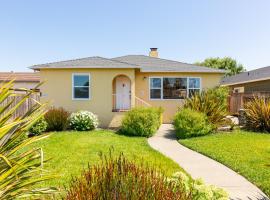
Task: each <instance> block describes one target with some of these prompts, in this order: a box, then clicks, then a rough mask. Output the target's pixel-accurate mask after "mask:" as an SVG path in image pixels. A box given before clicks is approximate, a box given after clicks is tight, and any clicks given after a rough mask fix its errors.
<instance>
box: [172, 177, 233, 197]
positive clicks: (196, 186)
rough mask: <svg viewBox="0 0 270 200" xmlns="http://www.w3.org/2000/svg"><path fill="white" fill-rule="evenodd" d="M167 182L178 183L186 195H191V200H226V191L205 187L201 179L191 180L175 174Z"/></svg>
mask: <svg viewBox="0 0 270 200" xmlns="http://www.w3.org/2000/svg"><path fill="white" fill-rule="evenodd" d="M168 181H171V182H175V183H178V184H179V185H181V186H182V187H184V189H185V191H186V192H187V194H189V193H190V192H191V193H192V198H193V199H197V200H206V199H215V200H228V199H229V195H228V193H227V192H226V191H224V190H223V189H221V188H218V187H216V186H214V185H206V184H205V183H204V182H203V181H202V180H201V179H196V180H192V179H191V178H190V177H188V176H187V175H186V174H184V173H183V172H176V173H175V174H173V176H172V177H171V178H169V179H168Z"/></svg>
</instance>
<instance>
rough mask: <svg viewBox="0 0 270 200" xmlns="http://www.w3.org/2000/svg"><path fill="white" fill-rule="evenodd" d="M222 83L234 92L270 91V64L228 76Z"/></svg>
mask: <svg viewBox="0 0 270 200" xmlns="http://www.w3.org/2000/svg"><path fill="white" fill-rule="evenodd" d="M221 85H223V86H228V87H230V88H231V90H232V92H234V93H245V94H252V93H265V92H266V93H269V92H270V66H269V67H263V68H259V69H255V70H251V71H248V72H243V73H240V74H237V75H234V76H230V77H226V78H224V79H223V80H222V81H221Z"/></svg>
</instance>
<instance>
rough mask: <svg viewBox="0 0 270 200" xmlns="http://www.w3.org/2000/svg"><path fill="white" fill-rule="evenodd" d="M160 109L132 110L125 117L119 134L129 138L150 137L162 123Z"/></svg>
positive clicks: (142, 108)
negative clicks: (129, 136)
mask: <svg viewBox="0 0 270 200" xmlns="http://www.w3.org/2000/svg"><path fill="white" fill-rule="evenodd" d="M162 113H163V110H162V109H161V108H152V107H151V108H144V107H139V108H133V109H132V110H130V111H129V112H127V114H126V115H125V117H124V119H123V121H122V126H121V129H120V133H121V134H124V135H131V136H144V137H150V136H152V135H153V134H154V133H155V132H156V131H157V129H158V128H159V126H160V125H161V123H162Z"/></svg>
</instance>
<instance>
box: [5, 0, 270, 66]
mask: <svg viewBox="0 0 270 200" xmlns="http://www.w3.org/2000/svg"><path fill="white" fill-rule="evenodd" d="M269 9H270V1H268V0H257V1H255V0H253V1H251V0H204V1H199V0H186V1H181V0H175V1H173V0H171V1H170V0H167V1H165V0H162V1H161V0H160V1H158V0H136V1H135V0H134V1H130V0H113V1H112V0H111V1H109V0H107V1H105V0H93V1H91V0H89V1H80V0H73V1H72V0H65V1H64V0H46V1H37V0H25V1H21V0H17V1H15V0H9V1H5V2H4V1H1V6H0V30H1V31H0V70H1V71H11V70H13V71H26V70H28V69H27V67H28V66H31V65H33V64H40V63H47V62H53V61H60V60H66V59H73V58H81V57H88V56H95V55H98V56H103V57H115V56H121V55H126V54H145V55H147V54H148V51H149V48H150V47H158V48H159V54H160V57H162V58H167V59H174V60H179V61H183V62H188V63H193V62H196V61H201V60H203V59H204V58H207V57H216V56H219V57H224V56H230V57H233V58H235V59H237V60H238V61H239V62H240V63H242V64H243V65H244V66H245V67H246V68H247V69H248V70H250V69H254V68H258V67H263V66H267V65H270V12H269Z"/></svg>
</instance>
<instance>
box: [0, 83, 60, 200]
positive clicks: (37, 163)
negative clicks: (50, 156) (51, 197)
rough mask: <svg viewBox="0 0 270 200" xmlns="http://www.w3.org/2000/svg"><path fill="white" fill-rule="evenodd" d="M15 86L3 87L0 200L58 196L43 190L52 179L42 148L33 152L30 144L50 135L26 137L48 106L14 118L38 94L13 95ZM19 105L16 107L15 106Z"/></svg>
mask: <svg viewBox="0 0 270 200" xmlns="http://www.w3.org/2000/svg"><path fill="white" fill-rule="evenodd" d="M11 88H13V83H12V82H9V83H5V84H3V86H2V87H0V99H1V102H3V101H6V102H8V103H7V104H0V155H1V159H0V174H1V175H0V199H1V200H4V199H22V198H23V199H34V198H35V199H37V198H38V195H44V194H50V193H52V192H55V190H54V189H53V188H40V183H41V182H44V181H46V180H48V179H51V178H53V176H50V175H49V174H48V172H47V171H45V170H43V168H42V166H43V164H44V161H43V159H42V149H41V148H31V146H30V145H31V144H32V143H33V142H35V141H38V140H41V139H43V138H45V137H48V136H47V135H41V136H37V137H33V138H28V137H25V135H26V134H27V133H28V131H29V128H30V127H31V126H33V124H35V123H36V121H37V120H38V119H40V117H41V116H42V115H43V114H44V112H45V107H46V105H44V104H40V103H35V104H34V105H33V106H31V107H30V108H29V109H28V111H27V112H26V114H25V115H22V116H18V117H17V118H16V119H15V120H14V119H12V116H13V115H14V114H15V113H16V112H17V110H18V109H19V108H20V106H21V105H22V104H24V103H25V102H26V101H27V100H28V99H29V98H30V96H31V95H32V94H34V91H35V90H33V91H32V90H31V91H30V90H29V91H28V90H25V94H13V93H12V92H11V91H12V89H11ZM15 100H18V101H17V104H16V105H15V106H14V105H13V103H14V102H15Z"/></svg>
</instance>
